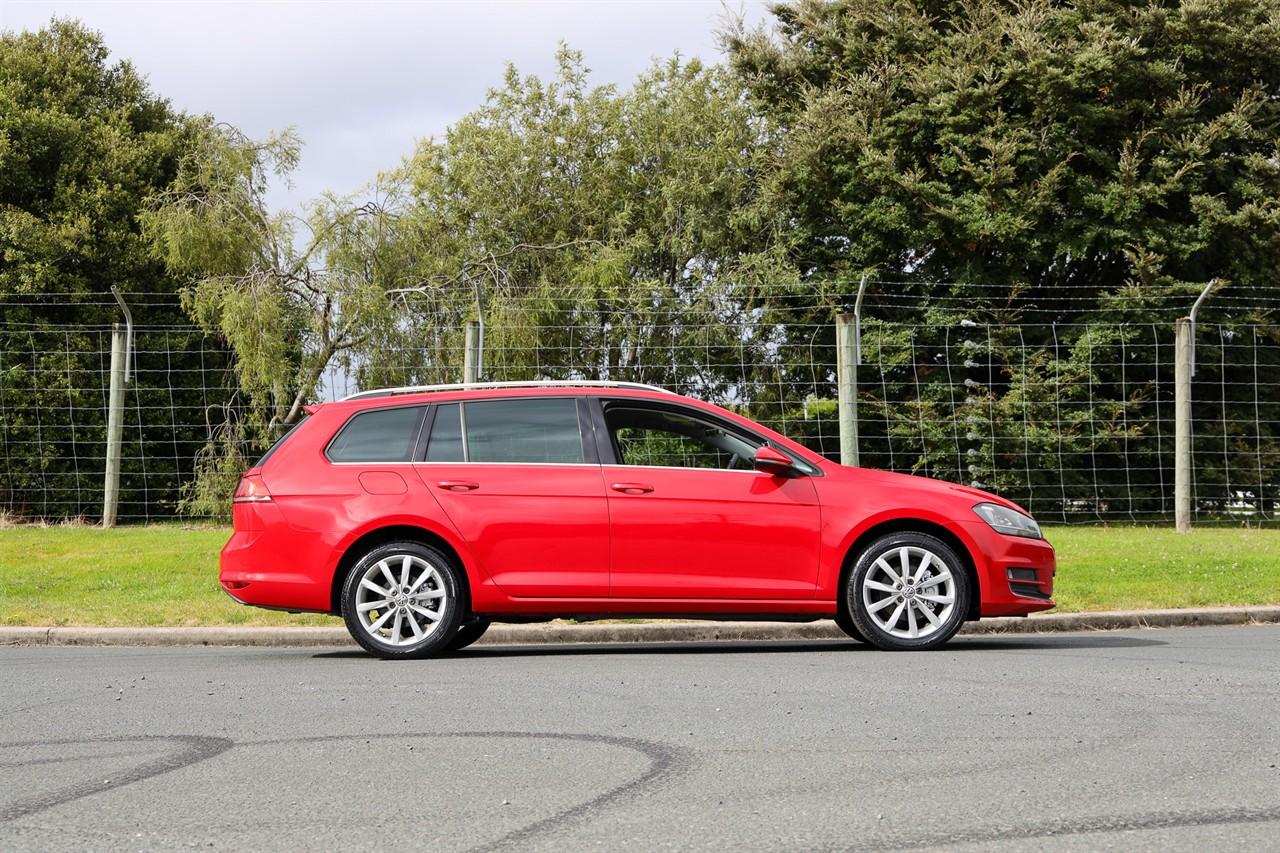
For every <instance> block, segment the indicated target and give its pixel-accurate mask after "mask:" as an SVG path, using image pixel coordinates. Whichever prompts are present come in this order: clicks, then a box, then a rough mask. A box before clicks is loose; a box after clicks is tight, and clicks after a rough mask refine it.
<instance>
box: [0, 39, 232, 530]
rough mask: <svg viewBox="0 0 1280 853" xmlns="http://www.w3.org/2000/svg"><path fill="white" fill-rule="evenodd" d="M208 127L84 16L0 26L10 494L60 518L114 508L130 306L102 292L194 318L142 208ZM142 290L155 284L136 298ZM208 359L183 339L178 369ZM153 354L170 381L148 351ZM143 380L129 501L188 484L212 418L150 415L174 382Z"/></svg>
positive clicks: (138, 311) (154, 312)
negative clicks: (106, 394)
mask: <svg viewBox="0 0 1280 853" xmlns="http://www.w3.org/2000/svg"><path fill="white" fill-rule="evenodd" d="M193 137H194V132H193V126H192V123H191V122H190V120H189V119H187V118H186V117H185V116H183V115H181V114H180V113H178V112H177V111H175V110H174V109H173V108H172V107H171V106H170V105H169V103H168V102H167V101H166V100H164V99H163V98H161V97H159V96H158V95H156V94H155V93H154V92H152V91H151V90H150V88H149V87H148V86H147V84H146V82H145V80H144V79H143V78H142V77H141V76H140V75H139V74H138V73H137V71H136V70H135V69H134V68H133V67H132V66H131V65H130V64H129V63H128V62H114V63H113V62H111V61H110V58H109V54H108V50H107V47H106V45H105V44H104V43H103V41H102V38H101V36H99V35H98V34H97V33H95V32H93V31H90V30H88V29H86V28H85V27H83V26H82V25H80V24H79V23H76V22H74V21H70V20H62V19H54V20H53V21H51V22H50V23H49V25H48V26H47V27H45V28H44V29H42V30H39V31H38V32H23V33H11V32H5V33H3V34H0V301H2V302H4V303H5V304H4V306H3V310H2V312H0V313H2V314H3V322H2V323H0V439H2V440H3V445H4V448H5V450H4V451H3V453H4V456H5V457H6V462H5V467H4V473H3V474H0V506H4V507H6V508H10V509H13V510H15V511H17V512H20V513H24V512H35V513H39V514H41V515H49V516H55V517H56V516H59V515H79V514H82V513H84V514H93V513H96V512H98V511H99V510H100V509H101V503H100V501H101V488H102V473H101V460H102V456H103V439H104V435H103V433H104V424H103V409H104V407H103V402H102V401H103V390H102V387H103V385H104V383H105V378H104V376H103V364H102V362H101V359H100V353H101V352H102V350H103V349H104V348H109V345H110V344H109V340H110V339H109V335H108V334H107V333H106V332H105V331H104V330H103V329H104V328H105V327H109V324H111V323H113V322H116V321H119V320H120V319H121V316H120V311H119V309H118V308H117V307H116V305H115V303H114V301H113V300H112V299H111V298H110V297H109V296H108V297H106V298H105V299H104V298H103V296H102V294H103V293H105V292H106V291H107V290H108V288H109V287H111V286H112V285H114V286H117V287H119V288H120V290H121V291H123V292H124V293H125V295H126V298H128V299H129V300H130V301H131V302H133V303H135V311H134V314H135V319H136V320H137V322H138V323H139V325H171V324H182V323H185V322H187V319H186V317H185V315H184V314H183V313H182V311H181V309H180V308H179V306H178V304H177V300H176V298H174V299H165V298H164V294H173V293H176V291H177V289H178V282H177V281H176V280H175V278H174V277H172V276H171V275H169V273H168V272H167V271H166V270H165V269H164V267H163V265H161V264H160V263H158V262H157V261H156V260H155V258H153V257H152V256H151V254H150V250H149V247H148V245H147V242H146V240H145V239H143V237H142V234H141V230H140V227H139V224H138V221H137V215H138V213H139V211H140V210H141V209H142V207H143V203H144V200H145V199H146V198H147V197H148V196H150V195H151V194H152V193H154V192H156V191H157V190H160V189H162V188H163V187H165V186H166V185H167V184H168V183H169V182H170V181H171V180H172V179H173V177H174V175H175V174H176V172H177V166H178V161H179V159H180V158H181V157H182V155H183V152H184V151H186V150H187V148H188V147H189V146H190V145H191V143H192V140H193ZM138 293H147V294H150V295H149V296H147V297H145V298H140V297H136V296H135V297H130V296H129V294H138ZM94 294H96V295H94ZM174 340H175V342H176V343H177V344H179V345H180V344H181V343H184V342H185V338H181V340H179V339H178V338H175V339H174ZM139 341H140V343H141V344H142V346H141V347H140V348H141V349H155V348H157V346H159V344H157V345H156V346H151V344H153V343H156V341H155V339H154V338H152V337H149V336H141V337H140V338H139ZM195 348H196V349H200V348H201V347H200V346H196V347H195ZM197 359H198V356H191V357H188V356H184V355H182V354H181V353H178V354H177V355H176V356H175V358H174V359H173V360H172V361H171V362H169V363H168V364H167V365H165V367H166V369H169V368H172V369H176V370H193V369H197V368H198V362H197ZM212 360H213V361H215V362H216V361H218V360H219V359H218V358H217V355H216V353H215V354H213V355H212ZM139 366H140V367H142V368H143V369H144V371H148V373H147V375H148V376H149V377H155V376H157V375H159V376H160V379H161V380H163V379H164V376H163V374H157V373H155V372H150V371H151V369H152V368H155V367H156V365H154V364H152V363H150V362H149V361H148V360H147V357H146V356H143V357H142V358H141V359H140V361H139ZM207 366H208V367H210V368H212V369H213V370H215V371H216V368H217V365H215V364H210V365H207ZM132 393H134V394H135V395H136V396H133V397H132V398H131V400H130V403H131V405H130V407H129V409H130V412H129V418H130V423H129V424H128V428H127V429H126V430H125V435H126V448H125V454H124V456H125V470H124V473H125V476H124V478H123V480H122V484H123V487H124V491H123V494H122V501H123V502H124V504H125V509H122V513H123V514H130V513H134V512H138V511H141V509H142V506H143V504H142V502H143V500H144V499H148V500H150V501H152V502H155V503H163V502H165V501H169V500H172V499H173V498H175V497H176V488H175V487H176V482H177V478H178V477H179V475H180V474H181V472H182V471H183V470H184V469H189V466H190V457H191V453H192V452H193V450H194V448H195V446H197V443H198V441H199V440H200V438H201V437H202V436H200V433H202V432H203V430H202V429H200V430H198V429H194V428H193V429H190V430H188V429H186V428H185V427H184V428H179V429H177V430H174V429H169V430H168V431H164V430H160V429H150V428H148V425H147V424H145V423H142V422H138V420H137V419H138V417H139V415H138V413H139V412H142V411H150V408H149V407H150V406H151V405H153V404H155V403H156V402H157V401H156V399H154V398H155V396H156V394H158V393H159V392H157V391H155V390H154V389H151V388H148V387H146V386H145V384H144V385H141V386H135V387H134V388H133V389H132ZM163 397H164V402H165V403H166V404H169V403H172V404H175V405H176V406H178V407H179V409H180V411H179V412H175V413H174V416H173V417H174V420H175V421H176V420H178V419H180V420H181V422H182V423H198V422H200V421H201V420H202V416H201V415H200V414H199V412H200V409H199V405H200V404H199V403H198V402H196V400H194V399H193V398H191V397H190V396H189V395H184V394H183V393H182V392H181V391H179V392H177V393H176V394H175V395H174V397H172V398H170V397H169V395H168V394H167V392H166V393H165V394H164V395H163ZM135 403H136V405H135ZM188 406H190V407H191V408H185V407H188ZM193 409H194V411H193ZM164 420H165V426H169V425H170V416H169V415H168V414H166V415H165V418H164ZM144 456H145V457H149V458H150V465H149V468H148V474H149V480H150V482H151V483H152V485H153V489H154V487H155V485H156V484H158V483H159V484H163V485H162V486H160V488H159V489H156V490H153V491H151V492H150V493H149V494H148V495H147V496H145V498H144V495H143V494H142V491H141V489H140V488H139V486H140V485H141V483H140V481H139V480H138V479H136V478H134V477H132V476H130V475H132V474H134V473H137V469H138V467H139V466H140V464H142V463H141V460H142V459H143V458H144Z"/></svg>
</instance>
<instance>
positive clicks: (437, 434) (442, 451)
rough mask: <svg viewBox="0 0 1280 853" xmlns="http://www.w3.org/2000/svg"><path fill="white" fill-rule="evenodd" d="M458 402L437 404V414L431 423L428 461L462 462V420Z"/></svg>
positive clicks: (428, 440)
mask: <svg viewBox="0 0 1280 853" xmlns="http://www.w3.org/2000/svg"><path fill="white" fill-rule="evenodd" d="M458 408H459V407H458V404H457V403H446V404H445V405H443V406H436V416H435V419H434V420H433V421H432V423H431V436H430V437H429V438H428V439H427V461H428V462H461V461H462V460H463V456H462V421H461V416H460V415H459V412H458Z"/></svg>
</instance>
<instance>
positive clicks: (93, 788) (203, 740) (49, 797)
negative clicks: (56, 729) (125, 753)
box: [0, 735, 234, 823]
mask: <svg viewBox="0 0 1280 853" xmlns="http://www.w3.org/2000/svg"><path fill="white" fill-rule="evenodd" d="M106 743H128V744H138V743H143V744H145V743H153V744H157V745H176V746H179V747H181V748H180V749H179V750H178V751H177V752H175V753H173V754H171V755H165V756H161V757H160V758H157V759H155V760H153V761H148V762H146V763H144V764H139V765H138V766H137V767H134V768H131V769H128V770H122V771H121V772H119V773H115V774H113V778H112V779H110V780H107V781H103V782H99V781H96V780H94V781H88V782H80V783H77V784H74V785H68V786H67V787H65V788H62V789H60V790H57V791H52V792H50V793H47V794H38V795H36V796H34V797H28V798H26V799H20V800H18V801H16V802H13V803H10V804H8V805H5V806H0V823H7V822H9V821H12V820H17V819H18V818H22V817H27V816H29V815H33V814H36V813H38V812H42V811H45V810H46V809H51V808H53V807H54V806H61V805H64V804H66V803H70V802H74V801H75V800H79V799H83V798H84V797H89V796H92V795H94V794H101V793H103V792H104V791H113V790H115V789H117V788H123V787H124V786H126V785H132V784H133V783H134V782H141V781H143V780H145V779H153V778H155V777H156V776H162V775H164V774H165V773H172V772H173V771H174V770H181V769H183V768H184V767H190V766H192V765H193V764H199V763H200V762H201V761H206V760H208V759H210V758H213V757H214V756H215V755H221V754H222V753H224V752H226V751H227V750H228V749H230V748H231V747H232V746H233V745H234V743H233V741H232V740H231V739H230V738H222V737H202V736H200V735H139V736H135V737H107V738H88V739H85V738H66V739H62V740H45V741H26V742H12V741H11V742H4V743H0V749H11V748H15V747H23V746H27V747H31V746H37V747H38V746H69V745H77V746H80V745H89V744H106Z"/></svg>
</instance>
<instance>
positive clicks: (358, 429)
mask: <svg viewBox="0 0 1280 853" xmlns="http://www.w3.org/2000/svg"><path fill="white" fill-rule="evenodd" d="M423 411H424V409H423V407H422V406H403V407H400V408H397V409H375V410H374V411H370V412H361V413H360V414H358V415H356V416H355V417H353V418H352V419H351V420H349V421H347V424H346V426H344V427H343V428H342V431H341V432H339V433H338V435H337V437H335V438H334V439H333V441H331V442H330V443H329V449H328V450H326V451H325V454H326V455H327V456H328V457H329V459H330V460H331V461H333V462H408V461H410V459H411V458H412V456H413V446H414V443H415V442H416V440H417V438H418V428H419V425H420V424H421V423H422V413H423Z"/></svg>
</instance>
